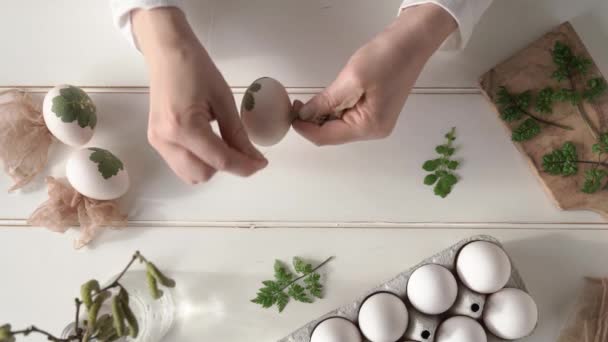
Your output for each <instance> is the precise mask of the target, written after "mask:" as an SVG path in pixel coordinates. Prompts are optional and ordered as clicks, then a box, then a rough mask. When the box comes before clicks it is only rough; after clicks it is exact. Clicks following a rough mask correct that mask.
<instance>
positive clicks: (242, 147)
mask: <svg viewBox="0 0 608 342" xmlns="http://www.w3.org/2000/svg"><path fill="white" fill-rule="evenodd" d="M212 109H213V111H214V112H215V117H216V118H217V121H218V124H219V126H220V133H221V134H222V138H223V139H224V141H225V142H226V143H227V144H228V146H230V147H232V148H234V149H236V150H237V151H240V152H243V153H245V154H246V155H247V156H249V157H251V158H253V159H256V160H259V161H263V162H266V158H265V157H264V155H263V154H262V153H261V152H260V151H258V149H256V148H255V147H254V146H253V144H252V143H251V140H249V137H248V136H247V132H246V131H245V127H243V123H242V122H241V119H240V118H239V114H238V111H237V109H236V105H235V103H234V97H233V96H232V93H231V92H229V91H227V94H225V95H224V96H221V97H220V98H219V99H218V101H217V104H216V105H215V106H214V108H212Z"/></svg>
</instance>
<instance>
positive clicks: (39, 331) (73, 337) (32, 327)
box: [11, 325, 78, 342]
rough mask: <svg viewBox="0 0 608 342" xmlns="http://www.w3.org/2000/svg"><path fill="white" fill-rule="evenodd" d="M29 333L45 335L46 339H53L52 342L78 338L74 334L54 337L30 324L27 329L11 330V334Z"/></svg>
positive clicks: (65, 341) (64, 341)
mask: <svg viewBox="0 0 608 342" xmlns="http://www.w3.org/2000/svg"><path fill="white" fill-rule="evenodd" d="M31 333H38V334H41V335H44V336H46V337H47V339H48V340H49V341H53V342H70V341H73V340H74V339H76V338H78V337H76V336H70V337H68V338H58V337H55V336H53V335H51V334H50V333H48V332H46V331H44V330H42V329H38V328H36V326H34V325H32V326H31V327H29V328H27V329H23V330H18V331H12V332H11V334H13V335H23V336H27V335H29V334H31Z"/></svg>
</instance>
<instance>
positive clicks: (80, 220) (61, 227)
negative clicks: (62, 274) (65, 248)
mask: <svg viewBox="0 0 608 342" xmlns="http://www.w3.org/2000/svg"><path fill="white" fill-rule="evenodd" d="M46 182H47V185H48V194H49V199H48V201H46V202H45V203H43V204H42V205H41V206H40V207H38V209H36V211H34V213H33V214H32V216H30V218H29V220H28V223H29V224H30V225H32V226H40V227H46V228H48V229H50V230H52V231H54V232H59V233H64V232H65V231H66V230H68V229H69V228H70V227H76V226H80V230H81V231H80V237H79V238H78V239H77V240H76V241H74V248H77V249H78V248H82V247H83V246H85V245H87V244H88V243H89V242H91V241H92V240H93V238H94V237H95V235H96V234H97V231H98V230H99V229H101V228H103V227H112V228H119V227H126V226H127V216H126V215H124V214H122V213H121V212H120V209H119V208H118V204H117V203H116V201H98V200H94V199H91V198H88V197H85V196H83V195H81V194H79V193H78V192H77V191H76V190H74V189H73V188H72V187H71V186H69V185H67V184H64V183H62V182H60V181H58V180H57V179H55V178H53V177H47V179H46Z"/></svg>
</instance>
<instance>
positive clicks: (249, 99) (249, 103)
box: [243, 91, 255, 111]
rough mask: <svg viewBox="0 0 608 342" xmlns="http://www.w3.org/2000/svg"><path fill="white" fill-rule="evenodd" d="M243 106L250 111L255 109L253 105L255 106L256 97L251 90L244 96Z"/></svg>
mask: <svg viewBox="0 0 608 342" xmlns="http://www.w3.org/2000/svg"><path fill="white" fill-rule="evenodd" d="M243 107H245V109H246V110H248V111H251V110H253V107H255V99H254V98H253V94H252V93H251V92H250V91H247V92H246V93H245V96H244V97H243Z"/></svg>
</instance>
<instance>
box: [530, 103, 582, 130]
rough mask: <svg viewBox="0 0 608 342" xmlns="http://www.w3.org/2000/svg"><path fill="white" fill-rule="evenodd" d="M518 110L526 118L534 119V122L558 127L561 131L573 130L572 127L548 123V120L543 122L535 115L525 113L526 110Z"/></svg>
mask: <svg viewBox="0 0 608 342" xmlns="http://www.w3.org/2000/svg"><path fill="white" fill-rule="evenodd" d="M519 109H520V110H521V111H522V112H523V113H524V114H526V115H527V116H529V117H531V118H532V119H534V120H536V121H538V122H542V123H544V124H545V125H549V126H555V127H559V128H561V129H565V130H568V131H571V130H572V129H573V128H572V127H570V126H566V125H562V124H558V123H557V122H553V121H549V120H545V119H542V118H539V117H538V116H536V115H534V114H532V113H530V112H529V111H527V110H525V109H523V108H521V107H520V108H519Z"/></svg>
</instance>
